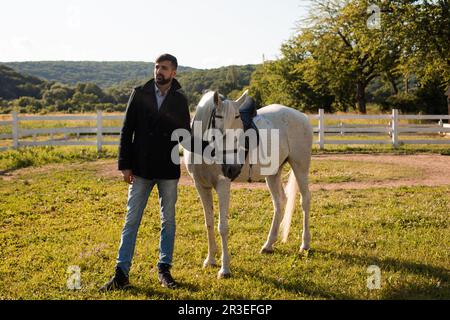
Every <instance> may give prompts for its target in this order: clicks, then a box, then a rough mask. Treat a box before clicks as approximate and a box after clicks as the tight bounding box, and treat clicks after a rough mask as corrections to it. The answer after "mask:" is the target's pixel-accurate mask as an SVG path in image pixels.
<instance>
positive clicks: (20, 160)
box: [0, 146, 117, 171]
mask: <svg viewBox="0 0 450 320" xmlns="http://www.w3.org/2000/svg"><path fill="white" fill-rule="evenodd" d="M116 157H117V147H110V146H106V147H103V151H102V152H101V153H97V148H96V147H91V146H87V147H73V146H67V147H63V146H61V147H53V146H43V147H27V148H19V149H18V150H12V149H11V150H5V151H0V171H10V170H15V169H20V168H26V167H36V166H42V165H45V164H49V163H71V162H74V161H93V160H97V159H106V158H116Z"/></svg>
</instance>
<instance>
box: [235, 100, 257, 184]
mask: <svg viewBox="0 0 450 320" xmlns="http://www.w3.org/2000/svg"><path fill="white" fill-rule="evenodd" d="M239 114H240V115H241V121H242V124H243V125H244V132H247V130H249V129H253V130H255V132H256V147H258V146H259V132H258V127H257V126H256V124H255V122H254V121H253V118H254V117H256V115H257V111H256V103H255V100H253V98H251V97H248V98H247V99H246V100H245V102H244V103H243V104H242V106H241V107H240V108H239ZM249 149H250V142H249V138H248V137H246V138H245V158H246V159H247V156H248V152H249ZM251 172H252V164H250V165H249V175H248V180H247V181H248V182H252V179H251V176H252V174H251Z"/></svg>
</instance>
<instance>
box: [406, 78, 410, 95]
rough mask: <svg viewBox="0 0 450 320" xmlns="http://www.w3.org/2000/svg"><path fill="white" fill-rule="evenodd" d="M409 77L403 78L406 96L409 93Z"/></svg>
mask: <svg viewBox="0 0 450 320" xmlns="http://www.w3.org/2000/svg"><path fill="white" fill-rule="evenodd" d="M408 78H409V77H408V76H406V77H405V93H406V94H408V93H409V81H408V80H409V79H408Z"/></svg>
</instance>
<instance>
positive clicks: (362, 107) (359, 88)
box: [356, 82, 367, 113]
mask: <svg viewBox="0 0 450 320" xmlns="http://www.w3.org/2000/svg"><path fill="white" fill-rule="evenodd" d="M356 102H357V104H358V110H359V112H361V113H366V112H367V110H366V85H365V84H364V83H362V82H358V83H357V85H356Z"/></svg>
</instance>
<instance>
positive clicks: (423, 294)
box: [314, 249, 450, 300]
mask: <svg viewBox="0 0 450 320" xmlns="http://www.w3.org/2000/svg"><path fill="white" fill-rule="evenodd" d="M314 254H315V255H317V256H318V255H325V256H327V257H329V258H332V259H338V260H343V261H344V262H346V263H347V264H358V265H360V266H363V267H368V266H369V265H377V266H378V267H380V269H381V271H382V272H383V270H389V271H393V272H402V273H409V274H414V275H418V276H425V277H430V278H431V277H432V278H435V279H438V281H439V282H440V283H441V285H440V286H439V287H437V286H436V285H428V284H424V283H407V282H406V283H404V284H401V285H400V286H399V285H396V286H392V285H390V284H389V282H385V283H386V284H385V286H384V288H383V290H382V291H381V292H380V293H381V299H395V300H397V299H449V298H450V270H449V269H446V268H442V267H436V266H433V265H429V264H423V263H417V262H412V261H405V260H400V259H395V258H378V257H374V256H360V255H355V254H348V253H342V252H335V251H330V250H326V249H316V250H315V251H314Z"/></svg>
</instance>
